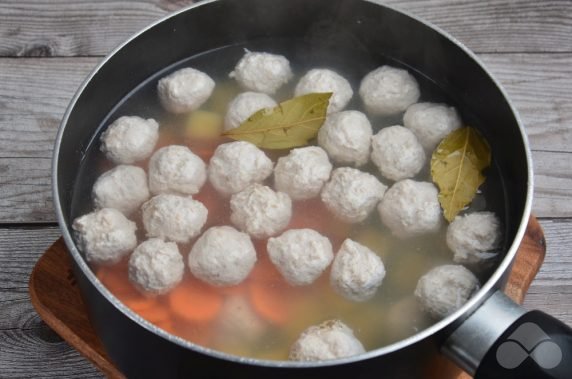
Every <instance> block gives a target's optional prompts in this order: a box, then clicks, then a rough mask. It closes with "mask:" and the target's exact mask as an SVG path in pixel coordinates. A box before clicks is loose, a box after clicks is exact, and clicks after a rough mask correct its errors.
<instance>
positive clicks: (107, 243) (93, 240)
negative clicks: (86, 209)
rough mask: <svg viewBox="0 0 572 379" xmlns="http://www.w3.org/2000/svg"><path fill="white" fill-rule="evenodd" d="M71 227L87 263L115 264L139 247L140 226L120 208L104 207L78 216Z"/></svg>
mask: <svg viewBox="0 0 572 379" xmlns="http://www.w3.org/2000/svg"><path fill="white" fill-rule="evenodd" d="M72 228H73V230H75V231H76V233H75V236H76V239H77V243H78V247H79V250H81V252H83V253H84V254H85V259H86V260H87V261H88V262H92V263H96V264H114V263H117V262H119V261H120V260H121V258H123V257H124V256H126V255H128V254H129V253H130V252H131V251H132V250H133V249H134V248H135V246H137V237H136V236H135V231H136V230H137V226H135V223H134V222H133V221H130V220H128V219H127V218H126V217H125V216H124V215H123V213H121V212H120V211H118V210H117V209H113V208H103V209H100V210H98V211H94V212H91V213H88V214H86V215H83V216H81V217H78V218H76V219H75V220H74V222H73V225H72Z"/></svg>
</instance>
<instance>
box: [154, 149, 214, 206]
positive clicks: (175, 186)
mask: <svg viewBox="0 0 572 379" xmlns="http://www.w3.org/2000/svg"><path fill="white" fill-rule="evenodd" d="M206 180H207V169H206V165H205V162H203V160H202V159H201V158H199V156H198V155H196V154H194V153H193V152H192V151H191V150H190V149H189V148H188V147H186V146H180V145H171V146H165V147H163V148H161V149H159V150H157V151H156V152H155V153H154V154H153V156H152V157H151V159H150V160H149V189H150V190H151V193H153V194H154V195H157V194H160V193H172V194H179V195H194V194H196V193H198V192H199V191H200V190H201V187H202V186H203V184H205V181H206Z"/></svg>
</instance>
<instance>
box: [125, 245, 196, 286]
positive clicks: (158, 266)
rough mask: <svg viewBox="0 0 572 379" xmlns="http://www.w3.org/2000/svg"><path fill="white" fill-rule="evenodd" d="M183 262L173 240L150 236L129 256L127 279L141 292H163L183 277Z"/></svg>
mask: <svg viewBox="0 0 572 379" xmlns="http://www.w3.org/2000/svg"><path fill="white" fill-rule="evenodd" d="M184 271H185V263H184V262H183V257H182V255H181V253H179V248H178V247H177V244H176V243H174V242H164V241H163V240H161V239H159V238H151V239H148V240H147V241H145V242H143V243H141V244H140V245H139V246H137V248H136V249H135V250H134V251H133V254H131V257H129V280H130V281H131V282H132V283H134V284H135V286H136V287H137V288H139V289H140V290H141V291H143V292H149V293H152V294H163V293H166V292H168V291H169V290H170V289H171V288H173V287H175V286H176V285H177V284H179V282H180V281H181V280H182V279H183V273H184Z"/></svg>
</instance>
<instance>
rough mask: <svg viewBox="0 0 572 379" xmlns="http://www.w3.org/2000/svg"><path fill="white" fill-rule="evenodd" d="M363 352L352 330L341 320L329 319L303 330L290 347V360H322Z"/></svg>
mask: <svg viewBox="0 0 572 379" xmlns="http://www.w3.org/2000/svg"><path fill="white" fill-rule="evenodd" d="M364 352H365V349H364V347H363V345H362V344H361V342H360V341H359V340H358V339H357V338H356V337H355V336H354V333H353V331H352V330H351V329H350V328H349V327H348V326H347V325H346V324H344V323H343V322H341V321H338V320H329V321H325V322H323V323H321V324H320V325H317V326H311V327H309V328H308V329H306V330H304V331H303V332H302V334H301V335H300V337H298V340H296V342H295V343H294V345H292V347H291V349H290V356H289V358H290V360H293V361H322V360H326V359H337V358H344V357H350V356H352V355H358V354H362V353H364Z"/></svg>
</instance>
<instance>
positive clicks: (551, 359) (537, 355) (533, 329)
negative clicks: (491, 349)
mask: <svg viewBox="0 0 572 379" xmlns="http://www.w3.org/2000/svg"><path fill="white" fill-rule="evenodd" d="M496 356H497V362H498V363H499V364H500V365H501V366H502V367H504V368H506V369H514V368H517V367H518V366H520V365H521V364H522V362H524V361H525V360H526V358H528V357H530V358H532V360H534V361H535V362H536V364H538V365H539V366H540V367H542V368H543V369H546V370H549V369H552V368H554V367H556V366H558V365H559V364H560V362H561V361H562V350H560V347H559V346H558V345H557V344H556V343H554V342H552V341H551V340H550V337H549V336H548V335H547V334H546V333H544V331H543V330H542V329H540V327H539V326H538V325H536V324H534V323H532V322H527V323H524V324H522V325H521V326H519V327H518V328H517V329H516V330H515V331H514V332H513V333H512V334H511V335H510V336H509V337H508V338H507V340H506V341H505V342H504V343H502V344H501V345H500V346H499V347H498V349H497V354H496Z"/></svg>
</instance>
